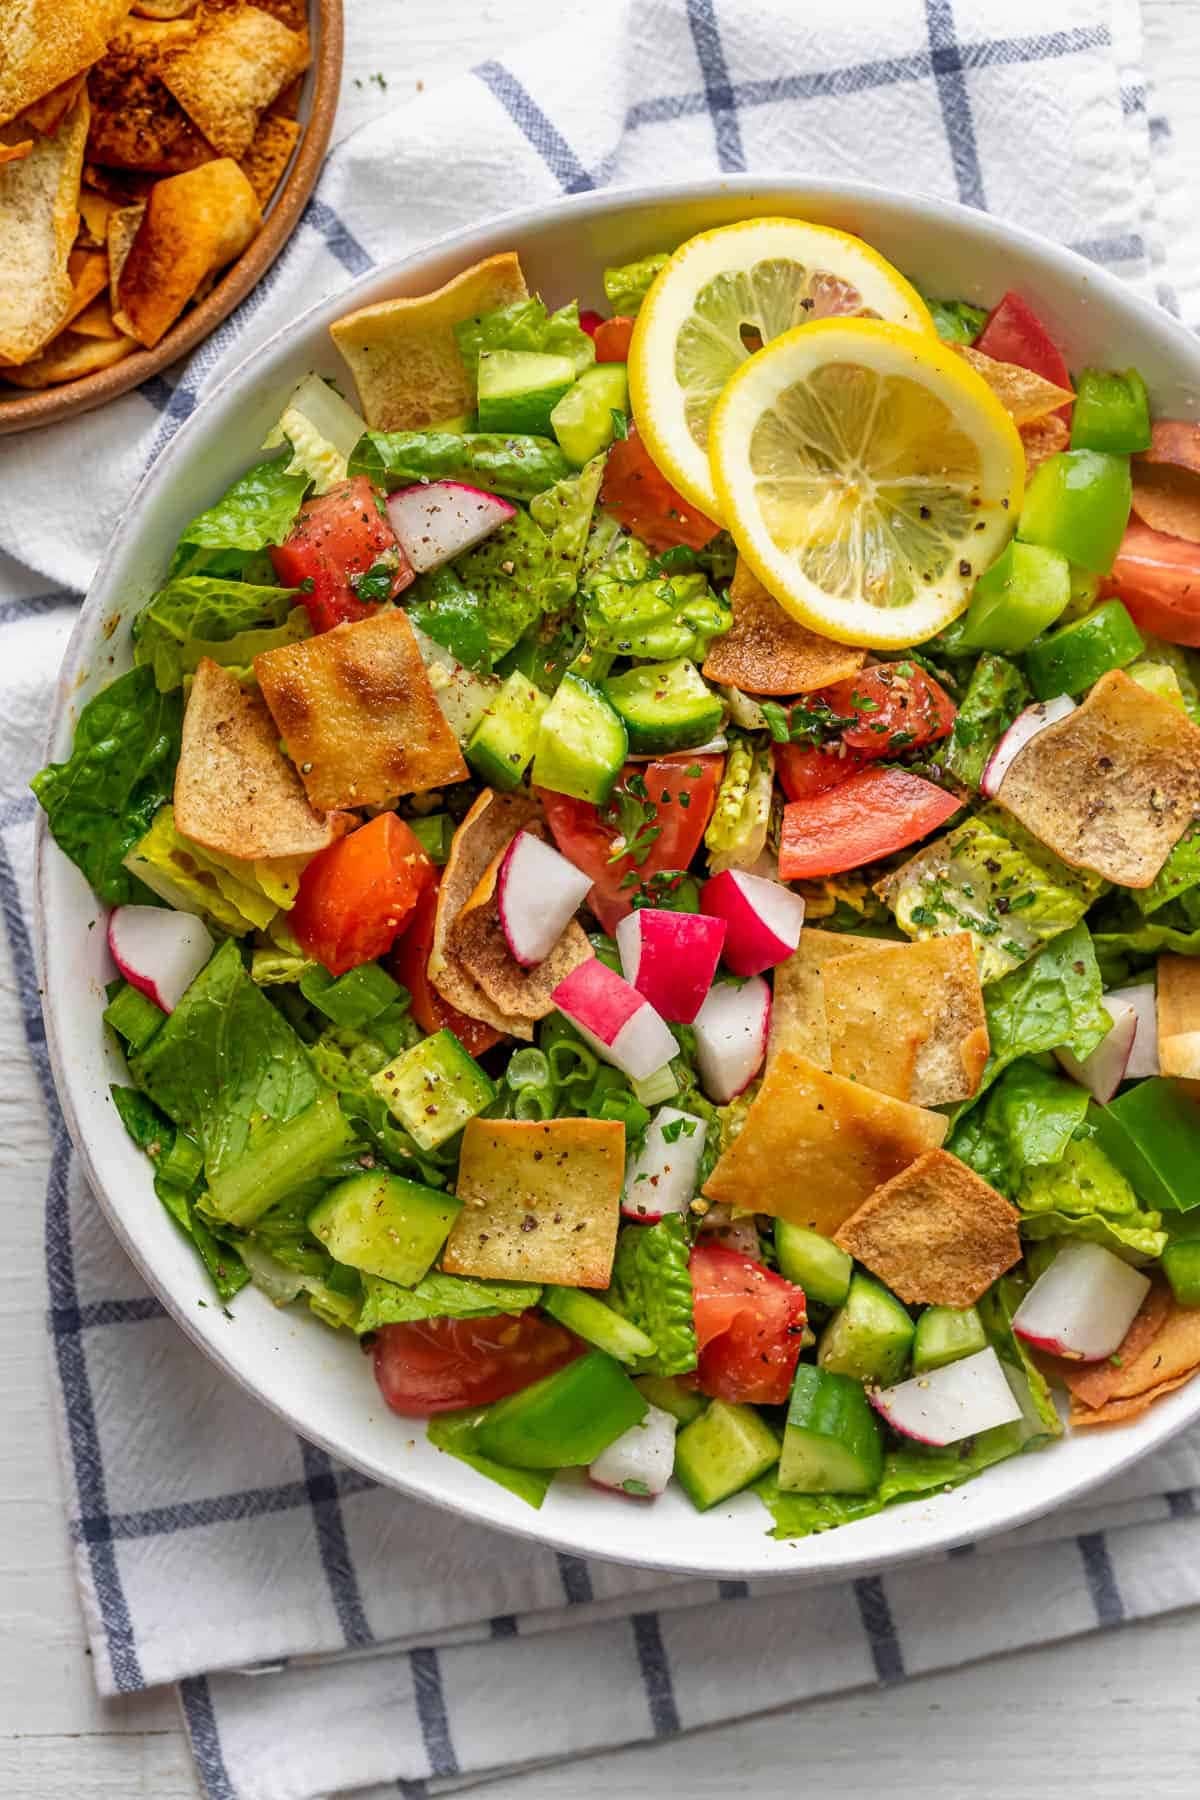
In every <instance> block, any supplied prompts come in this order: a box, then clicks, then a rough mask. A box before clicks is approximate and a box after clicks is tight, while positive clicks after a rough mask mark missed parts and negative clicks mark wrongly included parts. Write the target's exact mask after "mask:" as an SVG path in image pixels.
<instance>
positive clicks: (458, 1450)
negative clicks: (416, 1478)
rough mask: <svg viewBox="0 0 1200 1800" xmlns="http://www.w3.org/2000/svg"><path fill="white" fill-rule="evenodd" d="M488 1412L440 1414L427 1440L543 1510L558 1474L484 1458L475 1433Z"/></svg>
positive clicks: (430, 1428)
mask: <svg viewBox="0 0 1200 1800" xmlns="http://www.w3.org/2000/svg"><path fill="white" fill-rule="evenodd" d="M486 1410H487V1409H486V1408H480V1407H474V1408H471V1409H469V1410H468V1411H466V1412H452V1413H439V1414H438V1415H437V1416H436V1417H435V1418H432V1419H430V1421H429V1424H428V1426H427V1427H426V1436H427V1437H428V1439H429V1442H430V1443H431V1444H433V1445H434V1447H435V1448H436V1449H438V1450H444V1451H446V1453H447V1455H449V1456H456V1457H457V1458H458V1460H459V1461H460V1462H465V1463H467V1464H468V1465H469V1466H470V1467H471V1468H472V1469H474V1470H475V1471H476V1473H477V1474H479V1475H486V1476H487V1478H488V1480H489V1481H495V1482H498V1483H499V1484H500V1486H501V1487H502V1488H507V1489H508V1491H509V1493H510V1494H515V1495H516V1496H517V1498H518V1500H525V1501H528V1503H529V1505H530V1506H533V1507H538V1506H540V1505H541V1504H542V1501H543V1500H544V1499H545V1498H546V1494H547V1492H548V1491H549V1487H550V1483H551V1482H552V1481H553V1480H554V1470H553V1469H510V1468H509V1467H508V1465H507V1464H506V1463H498V1462H496V1461H494V1460H493V1458H492V1457H490V1456H483V1455H481V1454H480V1452H479V1451H478V1450H477V1449H476V1448H475V1442H476V1438H475V1433H476V1430H477V1428H478V1426H479V1422H480V1420H481V1419H482V1418H483V1417H484V1415H485V1412H486Z"/></svg>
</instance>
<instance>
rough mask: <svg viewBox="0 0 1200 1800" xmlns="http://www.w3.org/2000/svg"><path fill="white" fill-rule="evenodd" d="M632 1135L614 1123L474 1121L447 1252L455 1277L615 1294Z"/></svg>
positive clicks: (466, 1136) (465, 1141)
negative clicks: (612, 1281) (627, 1152)
mask: <svg viewBox="0 0 1200 1800" xmlns="http://www.w3.org/2000/svg"><path fill="white" fill-rule="evenodd" d="M624 1175H625V1127H624V1126H623V1125H621V1124H618V1123H617V1121H616V1120H613V1119H547V1120H546V1121H545V1122H544V1123H542V1122H539V1121H536V1120H534V1121H526V1120H522V1119H472V1120H471V1121H470V1122H469V1124H468V1125H467V1126H466V1128H465V1130H464V1131H463V1137H462V1155H461V1157H460V1158H459V1164H458V1180H457V1182H456V1184H455V1192H456V1193H457V1195H458V1197H459V1199H460V1200H461V1201H463V1203H464V1204H463V1209H462V1211H461V1212H460V1213H459V1215H458V1218H457V1219H456V1220H455V1221H454V1226H453V1229H452V1230H451V1232H450V1236H449V1238H448V1239H447V1240H446V1248H445V1250H444V1251H443V1252H442V1268H443V1269H444V1270H445V1271H446V1273H447V1274H448V1275H474V1276H476V1277H478V1278H479V1279H480V1280H484V1281H544V1282H553V1283H555V1285H556V1286H558V1287H591V1288H603V1287H607V1286H608V1283H609V1278H610V1277H611V1275H612V1263H613V1253H614V1251H615V1250H616V1246H617V1224H618V1222H619V1219H620V1214H621V1184H622V1181H623V1179H624Z"/></svg>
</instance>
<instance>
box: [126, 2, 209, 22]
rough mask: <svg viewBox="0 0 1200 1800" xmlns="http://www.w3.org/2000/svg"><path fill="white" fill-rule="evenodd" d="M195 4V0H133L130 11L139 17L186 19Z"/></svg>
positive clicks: (194, 7) (193, 9) (192, 11)
mask: <svg viewBox="0 0 1200 1800" xmlns="http://www.w3.org/2000/svg"><path fill="white" fill-rule="evenodd" d="M196 6H197V0H133V5H132V6H131V7H130V11H131V12H133V13H136V14H137V16H138V18H139V19H186V18H187V17H188V16H189V14H191V13H194V12H195V10H196Z"/></svg>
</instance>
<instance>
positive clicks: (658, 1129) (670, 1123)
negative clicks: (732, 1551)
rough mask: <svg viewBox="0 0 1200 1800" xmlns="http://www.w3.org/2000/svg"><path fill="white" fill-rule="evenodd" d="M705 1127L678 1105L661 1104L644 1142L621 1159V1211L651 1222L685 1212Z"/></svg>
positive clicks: (697, 1169) (692, 1192) (693, 1186)
mask: <svg viewBox="0 0 1200 1800" xmlns="http://www.w3.org/2000/svg"><path fill="white" fill-rule="evenodd" d="M707 1131H708V1127H707V1125H706V1124H705V1122H704V1120H703V1119H697V1118H696V1117H695V1116H694V1115H693V1114H692V1113H685V1112H680V1110H679V1108H678V1107H677V1106H660V1107H659V1109H658V1111H657V1112H656V1113H655V1114H654V1117H653V1118H652V1119H651V1121H650V1123H649V1125H647V1127H646V1135H645V1138H644V1139H643V1140H642V1147H641V1149H640V1150H639V1151H637V1153H636V1154H635V1155H633V1156H631V1157H629V1158H628V1160H627V1162H626V1164H625V1190H624V1193H623V1195H622V1198H621V1211H622V1212H623V1213H624V1215H625V1217H626V1218H627V1219H641V1220H643V1221H644V1222H645V1223H646V1224H647V1225H653V1224H654V1223H655V1221H656V1220H657V1219H661V1218H662V1216H663V1214H664V1213H681V1212H686V1211H687V1209H688V1207H689V1205H690V1204H691V1202H692V1201H693V1200H694V1199H695V1197H696V1191H697V1176H698V1175H699V1172H700V1160H701V1158H702V1157H703V1155H704V1139H705V1135H706V1133H707Z"/></svg>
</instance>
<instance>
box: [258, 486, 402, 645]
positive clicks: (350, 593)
mask: <svg viewBox="0 0 1200 1800" xmlns="http://www.w3.org/2000/svg"><path fill="white" fill-rule="evenodd" d="M271 561H272V563H273V564H274V567H275V573H276V574H277V575H278V577H279V579H280V581H282V582H285V583H286V585H287V586H288V587H298V588H303V587H304V584H305V583H306V582H311V583H312V586H311V587H309V588H307V589H306V590H305V591H304V593H303V594H302V596H301V598H302V600H303V603H304V605H305V606H306V607H307V608H308V616H309V618H310V619H311V620H312V628H313V630H314V631H328V630H329V629H330V628H331V627H332V626H334V625H341V624H342V623H343V622H344V621H345V620H347V619H366V618H369V617H370V615H371V614H372V613H373V612H374V611H375V608H376V606H377V605H378V604H379V602H380V601H381V600H394V599H395V598H396V595H397V594H399V593H402V592H403V591H404V589H405V588H406V587H407V586H408V585H409V583H410V582H411V581H414V580H415V579H416V577H415V575H414V573H413V570H412V567H411V565H410V563H409V560H408V558H407V556H405V554H404V552H403V550H402V549H401V548H400V545H399V543H398V542H397V540H396V534H395V532H394V531H393V530H392V528H391V525H390V524H389V523H388V517H387V514H386V512H381V511H380V508H379V505H378V504H377V496H376V493H375V489H374V488H373V487H372V486H371V483H370V482H369V481H368V480H367V477H366V476H365V475H356V476H355V477H354V479H353V480H352V481H342V482H339V483H338V485H337V486H336V487H332V488H330V490H329V492H328V493H327V494H315V495H314V496H313V498H312V499H311V500H306V501H305V502H304V505H303V506H302V507H301V508H300V511H299V514H298V515H297V518H296V523H295V524H294V525H293V527H292V530H291V533H290V534H289V536H288V538H287V540H286V541H285V542H284V543H282V544H277V545H276V546H275V547H274V548H273V549H272V551H271ZM376 568H378V569H379V585H380V586H381V587H382V586H383V585H384V583H385V582H386V583H387V587H386V592H381V593H378V594H375V595H374V596H373V597H372V598H371V599H369V600H360V599H359V597H358V592H357V588H358V585H359V583H358V578H359V577H361V576H363V575H365V574H366V573H367V571H368V570H369V569H376Z"/></svg>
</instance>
